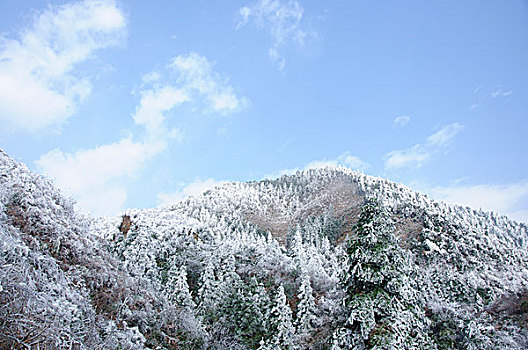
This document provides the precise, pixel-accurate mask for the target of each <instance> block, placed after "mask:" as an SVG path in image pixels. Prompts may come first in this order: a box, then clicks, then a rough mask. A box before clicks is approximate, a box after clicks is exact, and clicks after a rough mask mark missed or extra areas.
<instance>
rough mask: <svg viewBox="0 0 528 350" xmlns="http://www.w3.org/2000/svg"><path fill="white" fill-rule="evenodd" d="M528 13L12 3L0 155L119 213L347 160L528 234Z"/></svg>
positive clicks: (0, 79) (460, 4) (525, 5)
mask: <svg viewBox="0 0 528 350" xmlns="http://www.w3.org/2000/svg"><path fill="white" fill-rule="evenodd" d="M527 112H528V1H521V0H507V1H492V0H478V1H427V2H424V1H398V2H395V1H388V0H386V1H381V0H380V1H366V0H361V1H356V0H353V1H351V0H343V1H340V0H335V1H307V0H250V1H235V0H233V1H227V0H208V1H205V0H203V1H202V0H177V1H176V0H170V1H169V0H167V1H162V0H159V1H149V2H147V1H140V0H130V1H118V0H116V1H112V0H86V1H45V0H5V1H2V2H1V4H0V148H1V149H3V150H4V151H5V152H7V153H8V154H9V155H10V156H12V157H13V158H15V159H17V160H19V161H22V162H24V163H26V164H27V165H28V167H29V168H30V169H31V170H34V171H36V172H38V173H41V174H44V175H46V176H48V177H50V178H52V179H54V181H55V182H56V184H57V185H58V186H59V187H60V188H61V189H62V191H63V192H64V193H65V194H66V195H68V196H72V197H73V198H75V200H76V201H77V205H78V207H79V208H80V209H81V210H85V211H89V212H91V213H92V214H94V215H114V214H116V213H118V212H119V211H120V210H123V209H125V208H150V207H155V206H159V205H164V204H168V203H171V202H174V201H177V200H180V199H182V198H185V197H186V196H188V195H193V194H198V193H200V192H201V191H204V190H206V189H208V188H210V187H212V186H215V185H218V184H221V183H223V182H225V181H251V180H260V179H263V178H273V177H277V176H280V175H283V174H291V173H294V172H295V171H297V170H303V169H308V168H314V167H321V166H326V165H343V166H347V167H349V168H352V169H357V170H360V171H363V172H365V173H366V174H370V175H374V176H380V177H383V178H388V179H390V180H393V181H396V182H399V183H403V184H405V185H407V186H409V187H411V188H412V189H415V190H418V191H420V192H423V193H426V194H428V195H429V196H431V197H433V198H436V199H440V200H444V201H447V202H450V203H456V204H461V205H469V206H471V207H473V208H475V209H479V208H482V209H484V210H488V211H491V210H492V211H496V212H498V213H501V214H506V215H508V216H510V217H511V218H513V219H516V220H520V221H524V222H528V164H527V161H526V159H527V156H526V155H527V152H528V140H527V132H528V115H527Z"/></svg>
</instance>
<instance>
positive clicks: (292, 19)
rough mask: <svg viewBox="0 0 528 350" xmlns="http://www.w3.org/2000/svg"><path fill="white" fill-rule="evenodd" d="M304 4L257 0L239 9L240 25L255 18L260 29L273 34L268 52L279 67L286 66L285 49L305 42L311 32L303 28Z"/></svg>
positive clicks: (288, 0) (295, 0)
mask: <svg viewBox="0 0 528 350" xmlns="http://www.w3.org/2000/svg"><path fill="white" fill-rule="evenodd" d="M303 14H304V8H303V7H302V5H301V4H300V3H299V2H298V1H297V0H287V1H283V0H258V1H257V2H255V3H254V4H253V5H251V6H244V7H242V8H240V9H239V10H238V15H239V22H238V25H237V29H238V28H240V27H243V26H245V25H247V24H248V23H250V22H251V21H253V23H254V24H255V26H256V28H257V29H258V30H263V29H265V30H267V31H269V34H270V36H271V38H272V45H271V47H270V48H269V49H268V52H269V56H270V58H271V60H272V61H273V62H275V63H276V64H277V65H278V67H279V69H280V70H283V69H284V67H285V59H284V57H282V55H281V51H282V49H283V48H284V47H285V46H287V45H288V44H289V43H294V44H297V45H301V46H302V45H304V42H305V38H306V36H307V35H308V33H307V32H306V30H304V29H302V20H303Z"/></svg>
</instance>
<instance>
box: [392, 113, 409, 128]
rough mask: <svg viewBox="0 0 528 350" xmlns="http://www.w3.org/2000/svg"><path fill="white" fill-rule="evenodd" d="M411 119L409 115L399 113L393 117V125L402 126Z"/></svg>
mask: <svg viewBox="0 0 528 350" xmlns="http://www.w3.org/2000/svg"><path fill="white" fill-rule="evenodd" d="M410 121H411V117H410V116H408V115H400V116H398V117H396V118H394V125H396V126H404V125H407V124H408V123H409V122H410Z"/></svg>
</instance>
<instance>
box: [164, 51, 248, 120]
mask: <svg viewBox="0 0 528 350" xmlns="http://www.w3.org/2000/svg"><path fill="white" fill-rule="evenodd" d="M168 68H170V69H172V70H174V72H175V73H176V74H177V75H178V80H177V83H178V85H179V86H180V88H181V89H182V90H183V91H185V93H186V94H188V95H194V96H195V99H203V102H204V104H205V106H206V109H205V111H206V112H216V113H220V114H223V115H225V114H229V113H233V112H237V111H239V110H241V109H243V108H245V107H247V105H248V103H249V100H248V99H247V98H244V97H239V96H237V95H236V94H235V92H234V90H233V88H232V87H231V85H230V84H229V80H228V79H227V78H222V77H221V76H220V75H219V74H218V73H216V72H215V71H214V70H213V69H212V64H211V63H210V62H209V61H208V60H207V58H205V57H204V56H201V55H198V54H196V53H190V54H188V55H180V56H177V57H175V58H174V59H172V62H171V63H170V64H169V65H168Z"/></svg>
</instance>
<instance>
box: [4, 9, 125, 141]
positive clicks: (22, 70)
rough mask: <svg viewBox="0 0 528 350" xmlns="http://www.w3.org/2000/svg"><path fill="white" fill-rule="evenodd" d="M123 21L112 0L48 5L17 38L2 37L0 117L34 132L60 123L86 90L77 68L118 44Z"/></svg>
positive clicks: (83, 78) (85, 80)
mask: <svg viewBox="0 0 528 350" xmlns="http://www.w3.org/2000/svg"><path fill="white" fill-rule="evenodd" d="M125 26H126V23H125V19H124V16H123V14H122V12H121V11H120V10H119V9H118V8H117V7H116V5H115V3H114V1H112V0H86V1H82V2H77V3H72V4H66V5H62V6H58V7H49V8H48V9H47V10H45V11H42V12H40V13H38V14H37V15H36V16H35V17H34V19H33V22H32V25H31V26H30V27H29V28H27V29H25V30H23V31H20V32H19V33H18V37H17V38H16V39H14V38H7V37H0V120H3V121H4V122H6V123H7V124H8V125H9V126H10V127H12V128H18V129H22V130H28V131H33V132H34V131H38V130H42V129H43V128H46V127H50V126H58V125H60V124H61V123H63V122H64V121H65V120H66V119H68V117H70V116H71V115H72V114H73V113H75V111H76V109H77V106H78V104H79V103H80V102H81V101H82V100H83V99H84V98H85V97H86V96H87V95H88V94H89V93H90V91H91V84H90V81H89V79H87V78H86V77H80V76H78V75H76V74H75V71H74V69H75V67H76V65H77V64H79V63H80V62H83V61H86V60H88V59H90V58H91V57H92V56H93V53H94V52H95V51H96V50H98V49H102V48H106V47H109V46H113V45H116V44H118V43H120V42H121V40H122V39H123V38H124V34H125Z"/></svg>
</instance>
